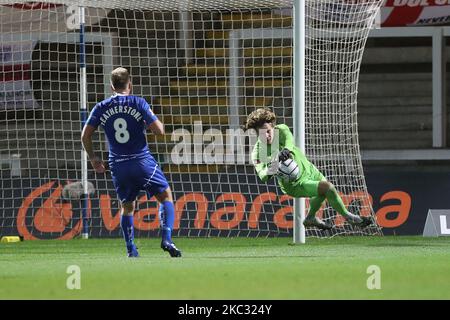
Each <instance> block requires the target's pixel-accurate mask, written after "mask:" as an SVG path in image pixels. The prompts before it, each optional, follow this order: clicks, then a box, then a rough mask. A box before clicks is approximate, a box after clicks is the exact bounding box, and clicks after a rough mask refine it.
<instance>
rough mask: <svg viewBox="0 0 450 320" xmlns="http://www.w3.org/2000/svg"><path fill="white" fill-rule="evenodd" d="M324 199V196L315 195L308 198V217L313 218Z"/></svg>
mask: <svg viewBox="0 0 450 320" xmlns="http://www.w3.org/2000/svg"><path fill="white" fill-rule="evenodd" d="M324 200H325V196H317V197H313V198H311V199H309V213H308V217H309V218H313V217H314V216H315V215H316V213H317V211H319V209H320V207H321V206H322V203H323V201H324Z"/></svg>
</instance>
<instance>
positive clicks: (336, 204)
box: [318, 181, 372, 228]
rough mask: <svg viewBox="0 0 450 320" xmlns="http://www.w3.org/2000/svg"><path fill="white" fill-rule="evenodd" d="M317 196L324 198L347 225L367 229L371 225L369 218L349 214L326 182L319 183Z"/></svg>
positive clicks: (335, 191)
mask: <svg viewBox="0 0 450 320" xmlns="http://www.w3.org/2000/svg"><path fill="white" fill-rule="evenodd" d="M318 194H319V196H325V197H326V199H327V201H328V203H329V204H330V205H331V207H332V208H333V209H334V210H336V211H337V212H338V213H339V214H341V215H342V216H343V217H344V218H345V219H346V220H347V222H348V223H350V224H352V225H357V226H360V227H362V228H364V227H367V226H368V225H370V224H371V223H372V221H371V219H370V218H369V217H362V216H358V215H356V214H353V213H351V212H349V211H348V210H347V208H346V207H345V205H344V202H343V201H342V198H341V197H340V196H339V193H338V192H337V190H336V188H335V187H334V185H333V184H332V183H330V182H328V181H320V182H319V186H318Z"/></svg>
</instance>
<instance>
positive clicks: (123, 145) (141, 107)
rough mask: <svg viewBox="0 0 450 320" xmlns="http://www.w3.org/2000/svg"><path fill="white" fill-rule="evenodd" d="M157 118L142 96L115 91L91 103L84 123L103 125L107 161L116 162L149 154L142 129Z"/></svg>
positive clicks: (95, 125)
mask: <svg viewBox="0 0 450 320" xmlns="http://www.w3.org/2000/svg"><path fill="white" fill-rule="evenodd" d="M157 119H158V118H157V117H156V116H155V114H154V113H153V111H152V109H151V107H150V105H149V104H148V103H147V101H146V100H145V99H144V98H141V97H137V96H133V95H120V94H115V95H113V96H111V97H110V98H107V99H105V100H103V101H102V102H99V103H97V104H96V105H95V107H94V108H93V109H92V111H91V113H90V115H89V118H88V120H87V122H86V124H89V125H91V126H93V127H95V128H97V127H98V126H101V127H102V128H103V130H104V131H105V134H106V137H107V139H108V144H109V160H110V161H113V162H117V161H124V160H129V159H139V158H142V157H143V156H146V155H150V151H149V149H148V145H147V137H146V130H147V126H148V125H150V124H151V123H153V122H154V121H156V120H157Z"/></svg>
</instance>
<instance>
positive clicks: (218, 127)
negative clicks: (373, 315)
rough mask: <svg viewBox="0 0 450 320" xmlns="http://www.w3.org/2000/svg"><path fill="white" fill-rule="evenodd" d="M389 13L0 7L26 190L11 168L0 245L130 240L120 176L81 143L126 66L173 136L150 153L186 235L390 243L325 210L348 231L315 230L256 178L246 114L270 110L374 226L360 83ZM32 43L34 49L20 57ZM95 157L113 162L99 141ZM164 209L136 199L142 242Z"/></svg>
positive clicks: (198, 6)
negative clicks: (116, 180) (77, 190)
mask: <svg viewBox="0 0 450 320" xmlns="http://www.w3.org/2000/svg"><path fill="white" fill-rule="evenodd" d="M381 2H382V1H381V0H323V1H322V0H321V1H316V0H299V1H292V0H244V1H242V0H216V1H207V0H177V1H172V0H162V1H141V0H134V1H118V0H108V1H103V0H102V1H89V0H84V1H81V0H52V1H51V2H42V3H40V4H30V3H29V2H26V1H18V0H11V1H9V0H0V18H1V19H0V20H1V22H0V32H1V38H2V39H9V41H2V50H1V55H2V61H1V63H3V65H2V66H1V68H3V69H2V70H5V72H6V73H5V76H4V77H3V79H0V80H3V81H0V86H1V88H2V91H3V94H2V95H1V96H0V98H1V99H0V144H1V150H2V152H1V153H2V154H1V155H0V156H1V157H2V158H3V157H4V158H5V159H6V158H8V159H9V158H11V157H12V156H13V155H18V154H20V157H21V158H20V160H18V161H19V162H20V168H21V169H20V170H21V175H20V176H17V175H16V174H15V175H13V174H12V173H10V169H9V168H5V167H1V168H0V173H1V177H2V189H1V202H2V203H1V204H2V208H3V209H2V211H1V213H0V234H6V233H10V232H13V233H19V235H22V236H24V237H25V238H27V239H48V238H51V239H69V238H72V237H74V236H78V235H82V236H83V237H85V238H87V237H118V236H120V227H119V203H118V200H117V196H116V193H115V190H114V187H113V185H112V181H111V177H110V174H109V173H107V174H96V173H95V172H94V171H93V170H92V168H91V166H90V165H89V163H88V162H87V161H85V160H84V159H85V153H84V152H83V151H82V147H81V141H80V135H81V131H80V126H82V125H83V123H84V121H85V119H86V116H87V114H88V112H89V111H90V110H92V108H93V106H94V105H95V103H97V102H99V101H101V100H103V99H104V98H105V97H107V96H108V95H110V94H111V93H110V89H109V76H110V73H111V71H112V69H113V68H114V67H118V66H124V67H126V68H128V69H129V70H130V73H131V77H132V82H133V93H134V94H136V95H139V96H143V97H144V98H145V99H146V100H147V101H148V102H149V103H151V104H152V108H153V111H154V112H155V114H156V115H157V116H158V117H159V118H160V119H161V120H162V122H163V123H165V126H166V132H167V134H166V135H164V136H160V137H155V136H153V135H150V134H149V135H148V142H149V146H150V150H151V152H152V154H153V155H154V156H155V158H156V159H157V161H158V162H159V163H160V164H161V166H162V169H163V171H164V173H165V175H166V177H167V178H168V181H169V183H170V185H171V187H172V190H173V193H174V198H175V199H174V201H175V210H176V219H175V226H174V229H175V230H174V235H178V236H188V237H195V236H201V237H205V236H206V237H207V236H226V237H227V236H229V237H231V236H243V237H254V236H255V237H268V236H269V237H272V236H283V237H292V238H293V241H294V243H304V242H305V237H306V236H308V237H310V236H313V237H330V236H335V235H348V234H354V235H378V234H382V232H381V229H380V228H379V227H378V226H373V227H370V228H367V229H365V230H360V229H358V228H354V227H352V226H350V225H349V224H347V223H346V222H345V221H344V220H343V219H341V218H340V216H339V215H337V214H336V212H334V210H333V209H332V208H331V207H329V206H328V205H327V204H324V205H323V207H322V208H321V209H320V211H319V213H318V214H319V215H320V216H321V217H322V218H323V219H325V220H326V221H327V222H330V223H332V224H334V225H335V226H336V228H335V229H333V230H332V231H328V232H323V231H320V230H318V229H315V228H307V229H306V230H304V229H303V224H302V221H303V219H304V215H305V213H306V211H307V208H308V201H307V200H306V201H305V200H302V199H292V198H291V197H289V196H286V195H283V194H282V192H281V190H280V189H279V188H278V186H277V182H276V179H272V180H270V181H269V182H268V183H263V182H262V181H260V180H259V179H258V177H257V176H256V174H255V170H254V167H253V165H252V163H251V161H249V160H250V153H251V151H252V147H253V143H254V142H255V136H252V135H251V134H250V133H249V132H244V131H243V130H242V129H241V128H242V124H243V122H244V120H245V118H246V115H248V114H249V113H250V112H252V111H253V110H255V109H256V108H259V107H270V108H271V109H272V110H273V111H274V112H275V114H276V116H277V121H278V123H285V124H286V125H288V126H289V128H290V129H291V131H292V132H293V133H294V137H295V140H296V144H297V145H298V146H299V147H300V148H301V149H302V150H304V152H305V154H306V155H307V157H308V158H309V159H310V160H311V162H312V163H313V164H315V165H316V166H317V167H318V169H319V170H320V171H321V172H323V173H324V175H325V176H326V177H327V179H329V181H330V182H332V183H333V184H334V185H335V186H336V188H337V190H338V191H339V192H340V193H341V195H342V198H343V201H344V203H345V204H346V205H347V206H348V207H349V208H350V209H351V211H357V212H359V213H360V214H362V215H374V212H373V209H372V204H371V197H370V194H369V193H368V191H367V187H366V184H365V180H364V173H363V167H362V163H361V157H360V152H359V144H358V131H357V85H358V76H359V67H360V63H361V59H362V54H363V51H364V46H365V41H366V39H367V36H368V32H369V30H370V28H371V27H372V24H373V20H374V18H375V15H376V13H377V10H378V9H379V7H380V5H381ZM73 6H79V7H80V8H81V10H79V11H78V12H77V14H79V15H80V16H79V24H78V26H77V28H68V26H67V19H69V18H70V19H72V18H73V17H72V15H73V12H70V10H68V8H69V7H73ZM83 12H84V14H83ZM14 17H15V18H14ZM83 17H84V18H85V19H83ZM84 22H85V23H84ZM26 39H34V40H32V41H35V43H36V46H33V47H32V48H31V49H30V48H28V49H27V48H25V46H23V45H20V43H21V42H23V41H24V40H26ZM83 44H84V45H83ZM80 109H81V110H80ZM80 111H81V112H80ZM100 131H101V130H100ZM94 145H95V147H96V149H98V150H99V151H98V155H101V156H102V157H103V159H104V160H106V158H107V145H106V142H105V138H104V137H103V133H102V132H100V133H99V134H98V135H96V137H95V141H94ZM242 153H243V154H244V155H242ZM16 171H17V170H16ZM78 181H81V182H82V185H83V186H84V189H83V194H84V201H74V200H73V199H64V197H63V194H64V190H66V189H64V188H65V186H67V185H70V186H78V184H71V183H73V182H78ZM91 185H92V188H91V187H90V186H91ZM89 188H91V189H89ZM93 189H95V190H96V191H95V194H94V195H93V196H90V197H88V196H87V194H88V192H89V190H93ZM157 207H158V206H157V203H156V200H155V199H154V198H152V199H148V198H147V196H146V195H145V194H144V193H142V194H140V195H139V197H138V199H137V210H136V213H135V227H136V236H137V237H140V236H141V237H155V236H158V235H159V232H160V231H159V221H158V219H159V217H158V208H157ZM86 222H88V224H87V223H86ZM88 227H89V230H88V229H87V228H88Z"/></svg>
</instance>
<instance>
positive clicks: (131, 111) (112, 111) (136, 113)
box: [100, 106, 142, 126]
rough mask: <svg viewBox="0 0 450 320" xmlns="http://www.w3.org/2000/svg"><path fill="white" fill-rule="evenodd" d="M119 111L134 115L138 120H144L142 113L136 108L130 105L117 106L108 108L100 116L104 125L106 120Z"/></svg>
mask: <svg viewBox="0 0 450 320" xmlns="http://www.w3.org/2000/svg"><path fill="white" fill-rule="evenodd" d="M119 113H123V114H129V115H131V116H132V117H134V118H135V119H136V121H137V122H139V121H141V120H142V114H141V113H140V112H139V111H137V110H136V109H134V108H131V107H129V106H115V107H111V108H109V109H108V110H106V111H105V112H104V113H103V114H102V116H101V117H100V122H101V123H102V126H105V123H106V120H108V119H109V118H110V117H111V116H113V115H115V114H119Z"/></svg>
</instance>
